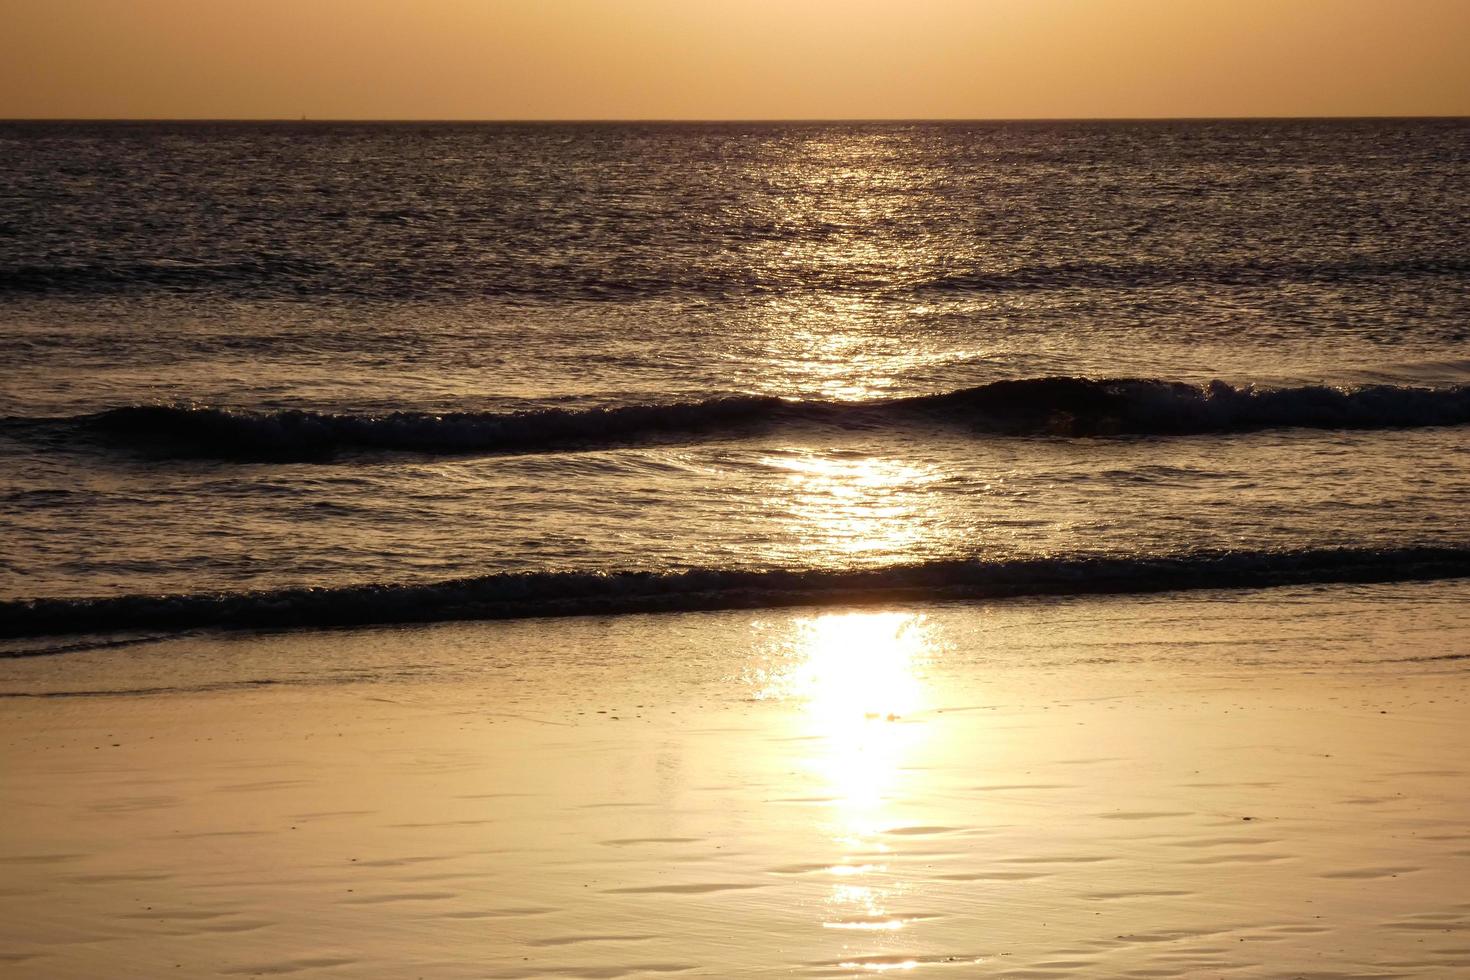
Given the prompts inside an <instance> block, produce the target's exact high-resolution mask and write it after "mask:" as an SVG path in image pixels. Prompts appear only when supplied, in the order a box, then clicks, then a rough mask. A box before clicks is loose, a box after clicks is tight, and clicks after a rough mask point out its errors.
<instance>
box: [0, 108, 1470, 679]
mask: <svg viewBox="0 0 1470 980" xmlns="http://www.w3.org/2000/svg"><path fill="white" fill-rule="evenodd" d="M0 161H3V166H0V365H3V368H0V635H3V636H5V637H7V638H9V639H8V640H7V644H8V645H7V646H6V648H5V649H6V650H7V651H9V652H10V653H12V654H24V653H28V652H47V651H51V650H56V649H62V647H57V646H55V645H54V644H55V642H56V641H55V639H54V637H56V636H58V635H61V634H71V633H89V634H90V633H106V634H114V633H115V634H126V633H129V632H130V631H132V632H137V631H145V632H146V631H157V630H165V631H167V630H177V629H211V628H292V627H316V626H341V625H356V624H369V623H404V622H428V621H438V620H454V619H476V618H520V617H529V616H542V615H569V614H604V615H617V614H621V613H628V612H655V611H665V610H689V609H719V608H766V607H777V606H796V605H805V604H815V605H827V604H858V603H871V602H891V601H906V600H926V601H927V600H962V601H963V600H972V599H977V598H984V599H1004V598H1005V597H1009V596H1022V595H1025V596H1059V595H1061V596H1065V595H1075V594H1086V593H1146V592H1163V591H1170V590H1189V589H1222V588H1223V589H1256V588H1264V587H1270V586H1276V585H1293V586H1307V587H1312V586H1323V587H1326V586H1330V585H1332V584H1333V583H1401V582H1408V581H1417V580H1430V579H1445V580H1449V579H1460V578H1464V577H1467V576H1470V120H1464V119H1420V120H1407V119H1404V120H1395V119H1375V120H1275V121H1150V122H974V123H971V122H871V123H868V122H863V123H851V122H841V123H828V122H781V123H707V124H706V123H667V124H663V123H660V124H653V123H580V124H570V123H527V124H501V123H465V124H459V123H319V122H307V121H302V122H279V123H236V122H200V123H194V122H177V123H175V122H156V123H155V122H111V123H96V122H8V123H3V124H0ZM38 637H51V638H52V639H49V640H45V641H44V643H49V644H52V645H50V646H47V645H44V644H43V645H41V646H37V645H36V644H37V643H40V642H42V641H41V640H38V639H37V638H38Z"/></svg>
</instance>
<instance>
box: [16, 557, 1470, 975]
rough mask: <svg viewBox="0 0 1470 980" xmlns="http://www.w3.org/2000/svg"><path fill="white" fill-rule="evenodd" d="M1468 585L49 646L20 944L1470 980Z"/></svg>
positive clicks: (953, 970) (489, 970) (29, 667)
mask: <svg viewBox="0 0 1470 980" xmlns="http://www.w3.org/2000/svg"><path fill="white" fill-rule="evenodd" d="M1467 598H1470V592H1467V591H1466V587H1465V586H1464V585H1463V584H1462V583H1454V582H1451V583H1442V584H1420V585H1399V586H1371V587H1361V588H1344V587H1336V588H1332V589H1282V590H1269V591H1265V592H1257V593H1239V594H1231V593H1217V594H1202V595H1198V596H1189V597H1168V596H1163V597H1153V598H1139V599H1074V600H1067V601H1046V602H1042V601H1035V602H1015V603H996V604H991V605H972V606H967V605H932V606H922V607H918V606H916V607H911V608H893V609H879V610H852V611H811V610H806V611H803V610H789V611H780V612H774V613H771V612H762V613H712V614H688V615H679V616H664V617H659V616H649V617H642V616H636V617H623V618H618V619H580V620H566V621H561V622H520V623H499V624H448V625H442V626H436V627H428V628H413V629H393V630H374V631H357V632H345V631H344V632H326V633H299V634H281V635H239V636H229V635H224V636H208V635H198V636H185V637H176V638H172V639H168V640H163V641H157V642H149V643H140V644H136V645H131V646H124V647H110V648H106V649H100V650H97V651H94V652H73V653H69V654H66V655H57V656H33V657H26V658H13V659H9V660H6V661H5V662H4V663H3V666H0V690H3V691H4V692H5V693H7V694H8V695H13V696H11V697H8V698H7V699H6V704H5V711H4V713H3V716H0V719H3V720H0V760H3V770H4V773H5V778H4V781H3V784H0V805H3V812H4V813H5V815H6V817H5V821H6V823H5V832H4V834H3V838H0V862H3V867H4V869H5V870H4V875H3V884H0V922H3V923H4V925H3V927H0V933H3V935H4V941H3V942H0V956H3V958H4V960H5V962H6V973H7V975H10V976H17V977H95V976H111V977H158V976H165V975H182V976H276V975H289V976H293V977H296V976H301V977H306V976H324V977H327V976H339V977H411V976H424V977H461V976H463V977H472V976H473V977H486V976H489V977H507V978H508V977H625V976H627V977H633V976H654V975H665V974H667V975H676V974H683V975H689V976H780V975H798V976H859V975H866V974H872V973H882V972H886V971H895V972H901V973H912V974H914V975H935V976H941V975H945V976H956V977H968V976H997V977H1027V978H1047V977H1072V976H1089V977H1091V976H1118V977H1166V976H1177V977H1199V976H1229V977H1283V976H1303V977H1317V978H1325V977H1369V976H1371V977H1398V976H1453V975H1459V974H1460V973H1462V972H1464V971H1470V889H1467V886H1466V884H1465V882H1466V881H1467V880H1470V879H1467V873H1470V829H1467V828H1466V826H1465V816H1466V814H1467V813H1470V779H1467V778H1466V777H1467V771H1470V770H1467V768H1466V764H1465V759H1466V758H1467V757H1470V730H1467V728H1466V726H1465V725H1464V723H1463V719H1464V716H1465V711H1466V703H1467V695H1470V682H1467V678H1466V675H1465V673H1464V670H1463V667H1462V666H1461V665H1462V664H1463V663H1464V662H1465V661H1463V659H1460V658H1463V657H1464V656H1466V655H1467V654H1470V642H1467V641H1470V615H1467V613H1466V611H1465V610H1466V607H1467V603H1466V602H1465V600H1466V599H1467ZM31 652H36V651H35V649H32V650H31ZM553 666H554V667H555V669H552V668H553ZM164 676H166V677H167V678H168V679H167V681H166V682H162V681H161V680H160V679H161V678H162V677H164ZM82 678H85V680H86V684H85V685H81V684H79V683H78V680H79V679H82ZM84 686H85V692H83V687H84ZM122 691H130V692H132V693H117V692H122ZM108 692H111V693H108Z"/></svg>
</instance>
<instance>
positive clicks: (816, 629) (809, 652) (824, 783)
mask: <svg viewBox="0 0 1470 980" xmlns="http://www.w3.org/2000/svg"><path fill="white" fill-rule="evenodd" d="M778 646H779V648H778V650H777V651H775V653H776V663H775V664H773V669H772V671H771V672H770V674H769V681H768V683H767V685H766V688H765V690H764V691H763V692H762V694H763V696H767V697H780V698H787V699H791V700H793V701H795V702H797V703H798V704H800V705H801V715H800V721H799V726H800V732H801V734H802V735H803V736H804V737H805V740H804V741H803V742H802V743H800V744H807V745H810V746H812V748H811V751H810V752H809V754H808V755H806V756H805V758H804V759H803V760H802V761H803V764H804V765H805V766H806V767H807V769H808V770H809V773H810V774H811V776H813V777H814V779H815V781H816V783H817V785H819V786H820V787H821V791H822V795H823V796H825V797H827V798H828V799H829V800H830V804H831V806H830V809H829V810H828V811H826V816H827V819H828V820H829V821H830V827H829V830H828V832H829V834H830V836H831V839H832V843H833V845H834V848H833V850H834V853H836V854H837V855H840V859H839V860H835V861H834V862H833V863H832V864H831V865H830V866H829V867H827V868H826V872H827V873H829V874H831V875H832V876H834V879H835V880H834V881H833V883H832V885H831V888H830V891H829V892H828V894H827V897H826V899H825V902H824V906H823V911H822V915H823V922H822V925H823V926H824V927H826V928H831V929H854V930H879V931H892V930H898V929H902V928H903V927H904V925H905V922H904V920H903V919H902V918H898V917H894V916H890V915H889V914H888V912H887V907H888V903H889V900H890V898H891V897H892V896H893V894H894V893H895V891H897V890H900V889H901V887H902V886H901V883H897V882H894V881H893V880H892V878H891V877H890V876H889V875H888V874H887V871H888V867H887V865H886V864H885V863H884V861H883V855H884V854H886V853H887V852H888V851H889V845H888V844H886V843H884V842H883V832H884V831H885V830H888V829H889V828H890V827H891V825H892V823H893V820H894V818H893V816H892V814H891V813H890V810H891V804H892V802H893V800H894V799H895V798H896V797H900V796H904V795H907V793H906V789H907V788H906V787H905V785H904V784H905V780H906V779H907V778H910V776H911V775H912V773H913V771H912V770H909V769H906V766H905V764H906V760H908V759H909V758H910V757H911V756H912V754H913V752H914V750H915V748H916V746H917V744H918V742H919V741H920V740H921V739H922V738H923V737H924V736H925V733H926V730H927V727H928V726H925V725H923V724H916V723H914V722H913V721H911V718H912V716H913V715H915V714H917V713H919V712H921V711H923V710H924V708H925V706H926V696H925V695H926V692H925V689H924V683H923V680H922V668H923V665H924V664H925V663H926V661H927V660H928V659H929V658H930V657H931V656H932V654H933V640H932V637H931V635H930V630H929V627H928V624H927V622H926V621H925V619H924V617H923V616H921V615H918V614H915V613H906V612H887V611H884V612H843V613H831V614H824V615H819V616H814V617H811V618H809V619H804V620H799V621H798V622H797V623H796V624H795V626H794V629H793V631H792V632H791V633H789V634H787V636H786V637H785V638H784V639H783V640H782V641H781V642H780V644H779V645H778ZM869 882H873V883H869ZM880 882H881V883H880ZM883 966H884V968H885V969H895V968H899V969H902V968H904V967H905V966H906V964H904V963H885V964H884V965H883ZM864 968H865V969H866V968H867V967H866V966H865V967H864Z"/></svg>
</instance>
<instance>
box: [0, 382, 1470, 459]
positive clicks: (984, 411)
mask: <svg viewBox="0 0 1470 980" xmlns="http://www.w3.org/2000/svg"><path fill="white" fill-rule="evenodd" d="M1467 423H1470V385H1459V386H1455V387H1444V388H1415V387H1403V386H1399V385H1368V386H1363V387H1356V388H1333V387H1327V386H1316V385H1314V386H1305V387H1290V388H1259V387H1254V386H1242V387H1236V386H1232V385H1229V384H1226V383H1224V382H1220V381H1216V382H1212V383H1210V384H1208V385H1203V386H1201V385H1193V384H1185V383H1182V382H1175V381H1158V380H1148V379H1130V378H1122V379H1102V380H1093V379H1089V378H1072V377H1056V378H1032V379H1024V380H1017V381H996V382H993V383H990V384H985V385H980V386H978V387H975V388H965V389H961V390H958V391H951V392H946V393H943V394H936V395H923V396H917V397H910V398H897V399H885V400H876V401H828V400H820V399H818V400H805V401H799V400H788V399H782V398H775V397H766V396H733V397H722V398H712V399H708V400H705V401H697V402H680V403H673V404H653V405H628V406H622V407H616V408H598V409H581V410H574V409H546V410H542V411H528V412H512V413H494V412H451V413H445V414H429V413H422V412H392V413H386V414H381V415H369V414H334V413H329V412H313V411H301V410H287V411H246V410H236V409H228V408H220V407H214V406H207V405H192V404H174V405H138V406H131V407H127V408H117V409H111V410H109V411H105V412H101V413H98V414H96V415H89V416H84V417H80V418H71V419H50V420H22V419H11V420H8V423H7V427H8V428H11V429H12V430H14V429H17V428H26V427H30V428H33V429H34V428H37V427H40V428H43V429H44V428H48V427H49V428H50V430H51V431H53V432H54V431H55V430H56V428H57V427H61V428H63V429H65V430H66V431H68V432H75V431H76V430H78V429H79V430H80V431H81V432H82V433H83V434H84V435H85V436H86V437H88V438H91V439H94V440H100V441H102V442H104V443H106V444H109V445H117V444H121V445H128V446H139V447H146V448H151V449H153V450H155V451H158V452H162V453H164V454H183V455H202V456H208V457H217V458H224V459H257V460H267V461H268V460H292V459H312V458H321V457H329V456H331V455H333V454H336V453H341V452H362V451H385V450H386V451H402V452H419V453H480V452H483V453H535V452H543V451H556V450H563V449H573V448H594V449H595V448H599V447H609V446H618V445H626V444H630V443H641V442H649V441H665V442H668V441H673V442H686V441H692V440H696V439H700V438H709V437H713V436H718V435H722V434H739V433H741V432H748V431H752V430H765V429H771V428H779V427H782V426H793V425H803V424H806V425H810V424H817V425H832V426H842V427H853V428H869V429H874V428H876V429H882V428H888V427H920V428H923V427H935V426H943V427H949V428H958V429H960V430H962V431H970V432H980V433H991V434H997V435H1065V436H1112V435H1130V434H1138V435H1194V434H1205V433H1230V432H1245V431H1251V430H1256V429H1265V428H1283V427H1306V428H1316V429H1376V428H1397V427H1403V428H1412V427H1424V426H1443V425H1464V424H1467Z"/></svg>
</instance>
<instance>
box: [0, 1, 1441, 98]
mask: <svg viewBox="0 0 1470 980" xmlns="http://www.w3.org/2000/svg"><path fill="white" fill-rule="evenodd" d="M1456 114H1459V115H1470V0H0V117H70V118H77V117H144V118H161V117H178V118H280V117H287V118H295V117H297V116H301V115H306V116H310V117H313V118H318V119H323V118H339V119H347V118H374V119H599V118H602V119H607V118H614V119H729V118H745V119H750V118H759V119H775V118H1045V117H1064V118H1077V117H1141V116H1259V115H1266V116H1281V115H1288V116H1295V115H1304V116H1305V115H1456Z"/></svg>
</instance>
